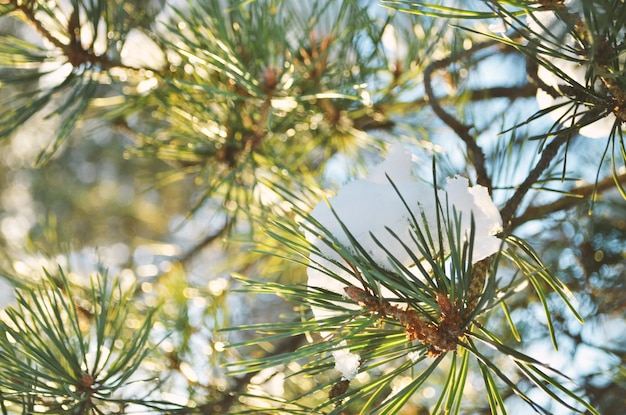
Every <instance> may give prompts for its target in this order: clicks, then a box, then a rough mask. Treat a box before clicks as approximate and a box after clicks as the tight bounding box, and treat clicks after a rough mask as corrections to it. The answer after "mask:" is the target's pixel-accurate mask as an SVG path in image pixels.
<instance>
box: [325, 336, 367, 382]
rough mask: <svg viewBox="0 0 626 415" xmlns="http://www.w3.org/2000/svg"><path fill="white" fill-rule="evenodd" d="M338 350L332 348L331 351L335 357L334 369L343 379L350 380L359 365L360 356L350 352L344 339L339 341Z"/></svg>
mask: <svg viewBox="0 0 626 415" xmlns="http://www.w3.org/2000/svg"><path fill="white" fill-rule="evenodd" d="M339 346H340V347H343V348H342V349H339V350H333V351H332V352H331V353H332V355H333V357H334V358H335V369H336V370H338V371H339V372H341V376H342V378H343V379H345V380H352V379H354V378H355V377H356V375H357V373H358V371H359V366H360V365H361V356H359V355H358V354H354V353H350V349H348V345H347V342H346V341H345V340H343V341H341V342H340V343H339Z"/></svg>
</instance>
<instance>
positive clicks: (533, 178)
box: [500, 133, 570, 233]
mask: <svg viewBox="0 0 626 415" xmlns="http://www.w3.org/2000/svg"><path fill="white" fill-rule="evenodd" d="M569 140H570V134H568V133H560V134H558V135H557V136H556V138H555V139H554V140H552V141H551V142H550V144H548V145H547V146H546V147H545V149H544V150H543V151H542V153H541V158H540V159H539V161H538V162H537V164H536V165H535V167H534V168H533V169H532V170H531V171H530V173H529V174H528V176H527V177H526V179H525V180H524V181H523V182H522V184H520V186H519V187H518V188H517V190H516V191H515V193H514V194H513V196H512V197H511V198H510V199H509V200H508V201H507V202H506V204H505V205H504V207H503V208H502V209H501V210H500V215H501V216H502V223H503V226H504V232H505V233H507V232H508V231H509V230H510V229H511V227H512V220H513V218H514V217H515V212H516V211H517V208H518V207H519V205H520V203H521V202H522V199H523V198H524V196H525V195H526V193H528V191H529V190H530V188H531V187H532V186H533V185H534V184H535V183H536V182H537V180H539V178H540V177H541V175H542V174H543V172H544V171H545V170H546V169H547V168H548V167H550V164H551V163H552V161H553V160H554V158H555V157H556V156H557V154H558V152H559V149H560V148H561V147H562V146H563V145H565V144H567V142H568V141H569Z"/></svg>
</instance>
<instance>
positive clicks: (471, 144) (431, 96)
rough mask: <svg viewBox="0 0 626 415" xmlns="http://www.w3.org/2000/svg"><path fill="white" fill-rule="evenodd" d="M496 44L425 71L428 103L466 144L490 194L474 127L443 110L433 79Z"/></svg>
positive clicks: (476, 48) (479, 46) (481, 45)
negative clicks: (434, 75) (450, 67)
mask: <svg viewBox="0 0 626 415" xmlns="http://www.w3.org/2000/svg"><path fill="white" fill-rule="evenodd" d="M496 44H497V42H495V41H487V42H483V43H478V44H476V45H474V46H473V47H472V48H470V49H468V50H466V51H463V52H460V53H458V54H455V55H450V56H448V57H447V58H444V59H441V60H438V61H434V62H432V63H431V64H429V65H428V66H427V67H426V69H425V70H424V90H425V92H426V96H427V98H428V101H429V103H430V105H431V107H432V109H433V112H434V113H435V114H436V115H437V116H438V117H439V119H441V121H443V122H444V123H445V124H446V125H448V126H449V127H450V128H451V129H452V130H453V131H454V132H455V133H456V135H457V136H458V137H459V138H460V139H461V140H462V141H463V142H464V143H465V145H466V146H467V150H468V153H469V156H470V158H471V159H472V164H473V165H474V168H475V169H476V176H477V182H478V184H480V185H483V186H485V187H487V189H489V192H490V193H491V189H492V183H491V178H490V177H489V175H488V173H487V169H486V168H485V154H484V153H483V151H482V149H481V148H480V146H479V145H478V144H477V143H476V140H475V139H474V137H473V136H472V135H471V134H470V133H469V131H470V129H471V128H472V127H471V126H468V125H465V124H463V123H461V122H460V121H459V120H457V119H456V118H455V117H454V116H452V115H450V114H449V113H448V112H446V111H445V110H444V109H443V107H442V106H441V104H440V102H439V99H438V98H437V97H436V96H435V93H434V91H433V87H432V77H433V73H434V72H435V71H436V70H438V69H443V68H445V67H447V66H448V65H450V64H451V63H453V62H456V61H458V60H461V59H464V58H467V57H469V56H471V55H473V54H474V53H476V52H478V51H480V50H483V49H486V48H489V47H492V46H494V45H496Z"/></svg>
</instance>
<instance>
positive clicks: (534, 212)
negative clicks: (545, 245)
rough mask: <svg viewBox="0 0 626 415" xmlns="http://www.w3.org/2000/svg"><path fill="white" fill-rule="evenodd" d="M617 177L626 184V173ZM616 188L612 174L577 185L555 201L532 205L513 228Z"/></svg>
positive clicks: (514, 222) (515, 221)
mask: <svg viewBox="0 0 626 415" xmlns="http://www.w3.org/2000/svg"><path fill="white" fill-rule="evenodd" d="M617 179H618V180H619V182H620V183H622V184H626V173H622V174H620V175H619V176H617ZM614 188H615V178H614V177H612V176H611V177H606V178H604V179H602V180H601V181H599V182H597V183H592V184H585V185H583V186H578V187H575V188H573V189H571V190H569V191H568V193H569V195H568V196H565V197H562V198H560V199H557V200H555V201H554V202H551V203H547V204H545V205H539V206H530V207H529V208H528V209H526V210H525V211H524V213H523V214H521V215H520V216H518V217H516V218H514V219H513V220H512V221H511V228H515V227H517V226H520V225H521V224H523V223H526V222H528V221H531V220H533V219H538V218H543V217H545V216H547V215H549V214H551V213H555V212H560V211H563V210H568V209H571V208H573V207H576V206H578V205H580V204H582V203H584V202H586V201H587V200H588V199H587V198H588V197H589V196H591V195H593V194H595V193H601V192H604V191H606V190H610V189H614Z"/></svg>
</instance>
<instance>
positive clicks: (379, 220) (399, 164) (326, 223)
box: [305, 145, 502, 320]
mask: <svg viewBox="0 0 626 415" xmlns="http://www.w3.org/2000/svg"><path fill="white" fill-rule="evenodd" d="M414 167H415V163H414V156H413V155H412V154H411V153H410V152H409V151H408V150H407V149H406V148H404V147H403V146H401V145H396V146H393V147H392V148H391V149H390V151H389V155H388V157H387V158H386V160H385V161H384V162H383V163H382V164H380V165H378V166H376V167H374V168H373V169H372V170H371V172H370V173H369V175H368V176H367V177H366V178H364V179H361V180H355V181H353V182H351V183H348V184H347V185H345V186H344V187H343V188H341V189H340V190H339V192H338V193H337V195H336V196H335V197H333V198H331V199H329V200H328V201H322V202H320V203H319V204H318V205H317V206H316V207H315V208H314V209H313V211H312V212H311V217H312V218H314V219H315V220H316V221H318V222H319V223H320V224H321V225H322V226H323V227H325V228H326V229H327V230H328V232H329V233H330V234H331V235H333V237H335V238H336V239H337V242H338V243H339V244H340V245H341V246H342V247H344V248H345V249H347V250H349V251H350V252H351V253H352V254H354V255H356V254H357V253H358V252H357V249H355V248H354V246H353V245H352V244H351V243H350V238H349V237H348V235H347V234H346V233H345V232H344V230H343V229H342V227H341V225H340V223H339V221H338V220H337V217H336V216H335V214H336V215H337V216H338V217H339V218H340V219H341V221H342V222H343V224H344V225H345V227H346V228H347V229H348V230H349V233H350V234H352V236H353V237H354V238H355V239H356V241H358V243H359V244H360V245H361V247H362V249H363V250H364V251H365V252H366V253H367V254H368V255H369V256H370V257H371V259H372V260H373V261H375V262H376V263H377V264H378V265H379V266H380V267H382V268H383V269H388V270H393V269H394V266H393V265H392V264H393V263H392V261H391V259H390V258H389V256H388V254H387V253H386V252H385V249H386V250H388V251H389V252H390V253H391V254H392V255H393V256H394V257H395V258H396V259H397V260H398V261H400V263H402V264H403V265H404V266H405V267H407V268H409V267H411V266H414V265H415V263H414V262H415V261H414V260H413V259H412V258H411V255H410V254H409V252H407V250H406V249H405V248H404V247H403V246H402V244H401V243H400V241H399V240H398V239H397V238H396V237H394V236H393V235H392V233H391V232H389V230H391V231H393V233H394V234H396V235H397V236H398V238H399V239H400V240H401V241H403V243H405V244H406V245H407V246H408V247H409V249H410V250H411V251H412V253H413V254H414V255H417V256H418V257H419V252H420V250H419V248H418V246H417V245H416V243H415V241H414V240H413V238H414V236H413V237H412V234H414V232H415V231H414V230H413V229H412V223H413V220H414V219H413V218H415V219H416V220H417V221H418V225H419V226H420V229H421V230H422V231H423V232H425V230H426V228H427V229H428V232H430V234H431V235H433V240H435V241H437V240H438V238H439V235H438V233H439V229H438V226H437V212H436V208H437V202H436V197H435V194H437V196H438V197H439V201H440V203H441V205H442V206H443V208H444V209H446V207H447V209H448V210H449V214H450V215H451V216H452V215H453V212H456V214H457V215H460V218H461V220H460V226H461V228H460V229H461V232H462V235H463V236H464V237H465V240H467V238H469V235H470V229H471V217H472V215H473V217H474V221H475V224H476V226H475V237H474V248H473V253H472V262H474V263H475V262H477V261H479V260H481V259H484V258H486V257H488V256H490V255H492V254H494V253H496V252H497V251H498V249H499V248H500V244H501V240H500V239H499V238H497V237H496V236H495V235H496V234H497V233H498V232H499V231H501V229H502V220H501V218H500V214H499V211H498V209H497V207H496V206H495V205H494V203H493V201H492V200H491V197H490V196H489V193H488V191H487V189H486V188H484V187H482V186H474V187H469V182H468V180H467V179H465V178H463V177H454V178H449V179H448V180H447V191H444V190H438V191H437V193H435V190H434V189H433V188H432V186H431V185H429V184H426V183H423V182H421V181H419V180H418V179H417V178H416V177H414V176H413V174H412V170H413V168H414ZM387 176H389V178H390V179H391V180H392V181H393V184H394V185H395V186H396V188H397V190H396V188H394V186H393V185H392V184H391V183H390V182H389V179H388V178H387ZM400 195H401V196H400ZM403 199H404V202H403ZM405 202H406V205H405ZM331 206H332V209H333V210H334V212H335V213H333V211H332V210H331ZM407 207H408V208H407ZM309 226H310V225H309ZM388 229H389V230H388ZM372 235H374V236H375V237H376V239H377V240H378V241H379V243H380V244H378V243H376V241H375V240H374V238H372ZM305 236H306V239H307V241H308V242H309V243H311V244H312V245H313V252H311V254H310V256H309V259H310V261H311V264H310V266H309V268H308V271H307V273H308V285H309V287H323V288H324V289H326V290H330V291H332V292H335V293H339V294H342V295H344V288H345V287H346V286H348V285H354V286H357V287H361V283H360V281H358V280H357V279H356V278H355V277H354V276H352V275H350V273H349V272H348V271H346V270H344V269H342V268H340V267H339V266H337V265H335V264H334V263H333V261H335V262H337V263H340V264H344V266H346V268H348V269H350V267H349V265H348V264H347V263H346V262H345V260H344V259H343V258H342V257H341V256H340V255H339V254H338V253H337V252H336V250H335V247H332V246H329V245H328V244H326V243H325V242H324V241H323V240H322V239H321V238H320V237H319V235H318V234H316V233H315V232H312V231H310V230H305ZM441 238H442V240H443V242H444V243H443V250H444V254H448V253H449V251H450V250H449V246H448V245H449V244H448V241H447V237H446V234H445V231H444V233H443V234H442V235H441ZM437 245H438V244H437ZM383 246H384V249H383V248H382V247H383ZM429 250H430V251H431V255H433V256H434V255H436V254H437V253H438V252H437V251H438V250H439V246H436V247H430V249H429ZM422 259H423V258H420V260H422ZM320 268H321V269H320ZM412 269H418V268H417V267H413V268H412ZM325 271H326V272H325ZM416 272H418V271H416ZM329 273H331V274H336V276H338V277H340V278H342V279H343V280H344V281H340V280H339V279H337V278H334V277H333V276H330V275H328V274H329ZM381 293H382V295H383V296H385V297H392V294H391V293H390V292H389V291H388V290H385V289H384V287H383V289H382V290H381ZM342 307H344V308H347V309H357V308H360V306H358V305H357V304H355V303H353V302H352V301H350V300H346V302H345V303H342ZM313 313H314V315H315V318H316V319H318V320H322V319H325V318H328V317H332V316H335V315H337V312H336V311H333V310H327V309H322V308H319V307H313Z"/></svg>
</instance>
